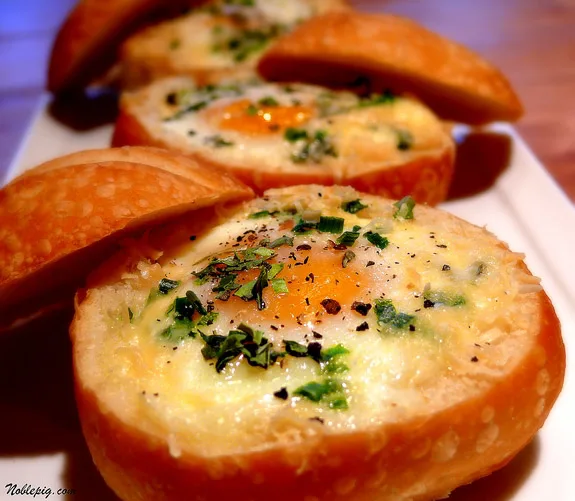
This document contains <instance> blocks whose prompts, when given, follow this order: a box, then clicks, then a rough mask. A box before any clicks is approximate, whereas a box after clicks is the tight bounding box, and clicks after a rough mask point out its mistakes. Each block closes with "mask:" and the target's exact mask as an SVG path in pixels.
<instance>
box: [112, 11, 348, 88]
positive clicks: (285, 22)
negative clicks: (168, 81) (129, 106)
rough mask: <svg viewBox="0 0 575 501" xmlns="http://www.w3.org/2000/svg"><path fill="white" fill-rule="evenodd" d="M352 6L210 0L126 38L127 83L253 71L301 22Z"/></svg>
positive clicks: (212, 78) (207, 79)
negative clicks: (172, 76)
mask: <svg viewBox="0 0 575 501" xmlns="http://www.w3.org/2000/svg"><path fill="white" fill-rule="evenodd" d="M347 9H348V7H347V3H346V1H345V0H289V1H287V0H250V1H240V2H238V1H227V0H217V1H212V2H209V3H208V4H207V5H205V6H204V7H203V8H198V9H193V10H191V11H189V12H187V13H186V14H183V15H181V16H179V17H177V18H176V19H172V20H169V21H164V22H162V23H158V24H155V25H153V26H149V27H147V28H144V29H143V30H141V31H139V32H138V33H135V34H134V35H132V36H130V37H129V38H127V39H126V40H125V41H124V43H123V44H122V46H121V48H120V51H119V59H120V64H121V66H122V77H121V80H122V87H123V88H135V87H138V86H141V85H143V84H145V83H149V82H150V81H152V80H155V79H157V78H161V77H165V76H169V75H189V76H192V77H193V78H195V79H196V80H197V81H198V82H200V83H202V84H206V83H217V82H218V81H220V80H222V79H223V78H230V77H234V76H235V77H237V76H246V75H253V74H254V68H255V65H256V63H257V61H258V59H259V57H260V56H261V55H262V54H263V53H264V52H265V50H267V49H268V48H269V47H270V46H271V45H273V43H274V42H275V40H277V39H278V38H279V37H281V36H282V35H284V34H285V33H288V32H289V31H290V30H292V29H293V28H294V27H295V26H296V25H297V24H299V23H301V22H302V21H304V20H306V19H309V18H310V17H313V16H314V15H316V14H322V13H325V12H329V11H331V10H347Z"/></svg>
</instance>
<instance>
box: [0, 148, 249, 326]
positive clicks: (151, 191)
mask: <svg viewBox="0 0 575 501" xmlns="http://www.w3.org/2000/svg"><path fill="white" fill-rule="evenodd" d="M249 196H251V190H250V189H249V188H247V187H245V186H244V185H242V184H241V183H238V182H237V181H236V180H233V179H231V178H229V177H228V176H226V175H225V173H223V172H220V171H217V170H213V169H210V170H204V169H203V168H202V166H201V165H200V164H198V163H197V162H194V161H193V160H191V159H189V158H185V157H182V156H179V155H177V154H175V153H171V152H167V151H162V150H159V149H155V148H144V147H136V148H122V149H103V150H89V151H84V152H78V153H73V154H71V155H67V156H65V157H61V158H56V159H54V160H52V161H49V162H46V163H44V164H42V165H41V166H38V167H37V168H36V169H31V170H30V171H27V172H25V173H24V174H23V175H21V176H20V177H18V178H16V179H15V180H13V181H12V182H11V183H9V184H8V185H6V186H5V187H4V188H2V190H0V329H2V328H8V327H9V326H11V325H13V324H14V323H15V322H19V321H23V320H24V319H26V318H28V317H29V316H30V315H36V314H40V313H42V312H44V311H45V310H46V309H49V308H50V307H53V306H55V305H58V304H60V303H62V302H68V303H69V304H70V303H71V302H72V298H73V295H74V292H75V290H76V288H77V287H79V286H80V285H81V284H82V280H83V279H84V278H85V276H86V274H87V273H88V272H89V271H90V270H91V269H92V268H93V267H94V266H95V265H96V264H97V263H98V262H101V261H102V260H103V259H104V258H105V257H106V256H109V255H110V254H111V253H112V252H113V250H114V249H115V245H116V243H117V241H118V240H119V239H120V238H122V237H126V236H128V235H131V234H132V233H133V232H135V231H136V230H138V229H141V228H143V227H144V226H145V225H146V224H151V223H152V222H156V221H162V220H164V219H166V218H168V217H172V216H174V215H177V214H180V213H182V212H184V211H186V210H190V209H192V208H195V207H197V208H201V207H204V206H206V205H211V204H213V203H214V202H216V201H222V202H224V201H226V200H232V199H241V198H246V197H249Z"/></svg>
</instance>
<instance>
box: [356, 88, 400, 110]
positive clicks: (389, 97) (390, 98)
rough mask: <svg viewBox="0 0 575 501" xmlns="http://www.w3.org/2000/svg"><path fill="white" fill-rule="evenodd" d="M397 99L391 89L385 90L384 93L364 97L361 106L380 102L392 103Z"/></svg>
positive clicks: (376, 104)
mask: <svg viewBox="0 0 575 501" xmlns="http://www.w3.org/2000/svg"><path fill="white" fill-rule="evenodd" d="M394 101H395V96H394V95H393V93H392V92H391V91H390V90H385V91H383V93H382V94H372V95H371V96H369V97H364V98H362V99H361V100H360V101H359V103H358V107H359V108H365V107H367V106H378V105H380V104H391V103H393V102H394Z"/></svg>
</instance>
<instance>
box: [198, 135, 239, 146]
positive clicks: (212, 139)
mask: <svg viewBox="0 0 575 501" xmlns="http://www.w3.org/2000/svg"><path fill="white" fill-rule="evenodd" d="M204 142H205V143H206V144H209V145H210V146H213V147H214V148H224V147H226V146H233V145H234V143H233V141H228V140H227V139H224V138H223V137H222V136H220V135H219V134H214V135H213V136H207V137H206V138H205V139H204Z"/></svg>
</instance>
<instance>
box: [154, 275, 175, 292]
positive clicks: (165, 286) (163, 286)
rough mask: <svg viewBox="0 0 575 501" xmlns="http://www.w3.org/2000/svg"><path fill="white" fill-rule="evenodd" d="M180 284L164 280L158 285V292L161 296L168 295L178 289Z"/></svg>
mask: <svg viewBox="0 0 575 501" xmlns="http://www.w3.org/2000/svg"><path fill="white" fill-rule="evenodd" d="M179 285H180V282H178V281H177V280H170V279H169V278H162V280H160V284H159V285H158V290H159V292H160V293H161V294H168V293H169V292H170V291H171V290H173V289H175V288H177V287H178V286H179Z"/></svg>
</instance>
